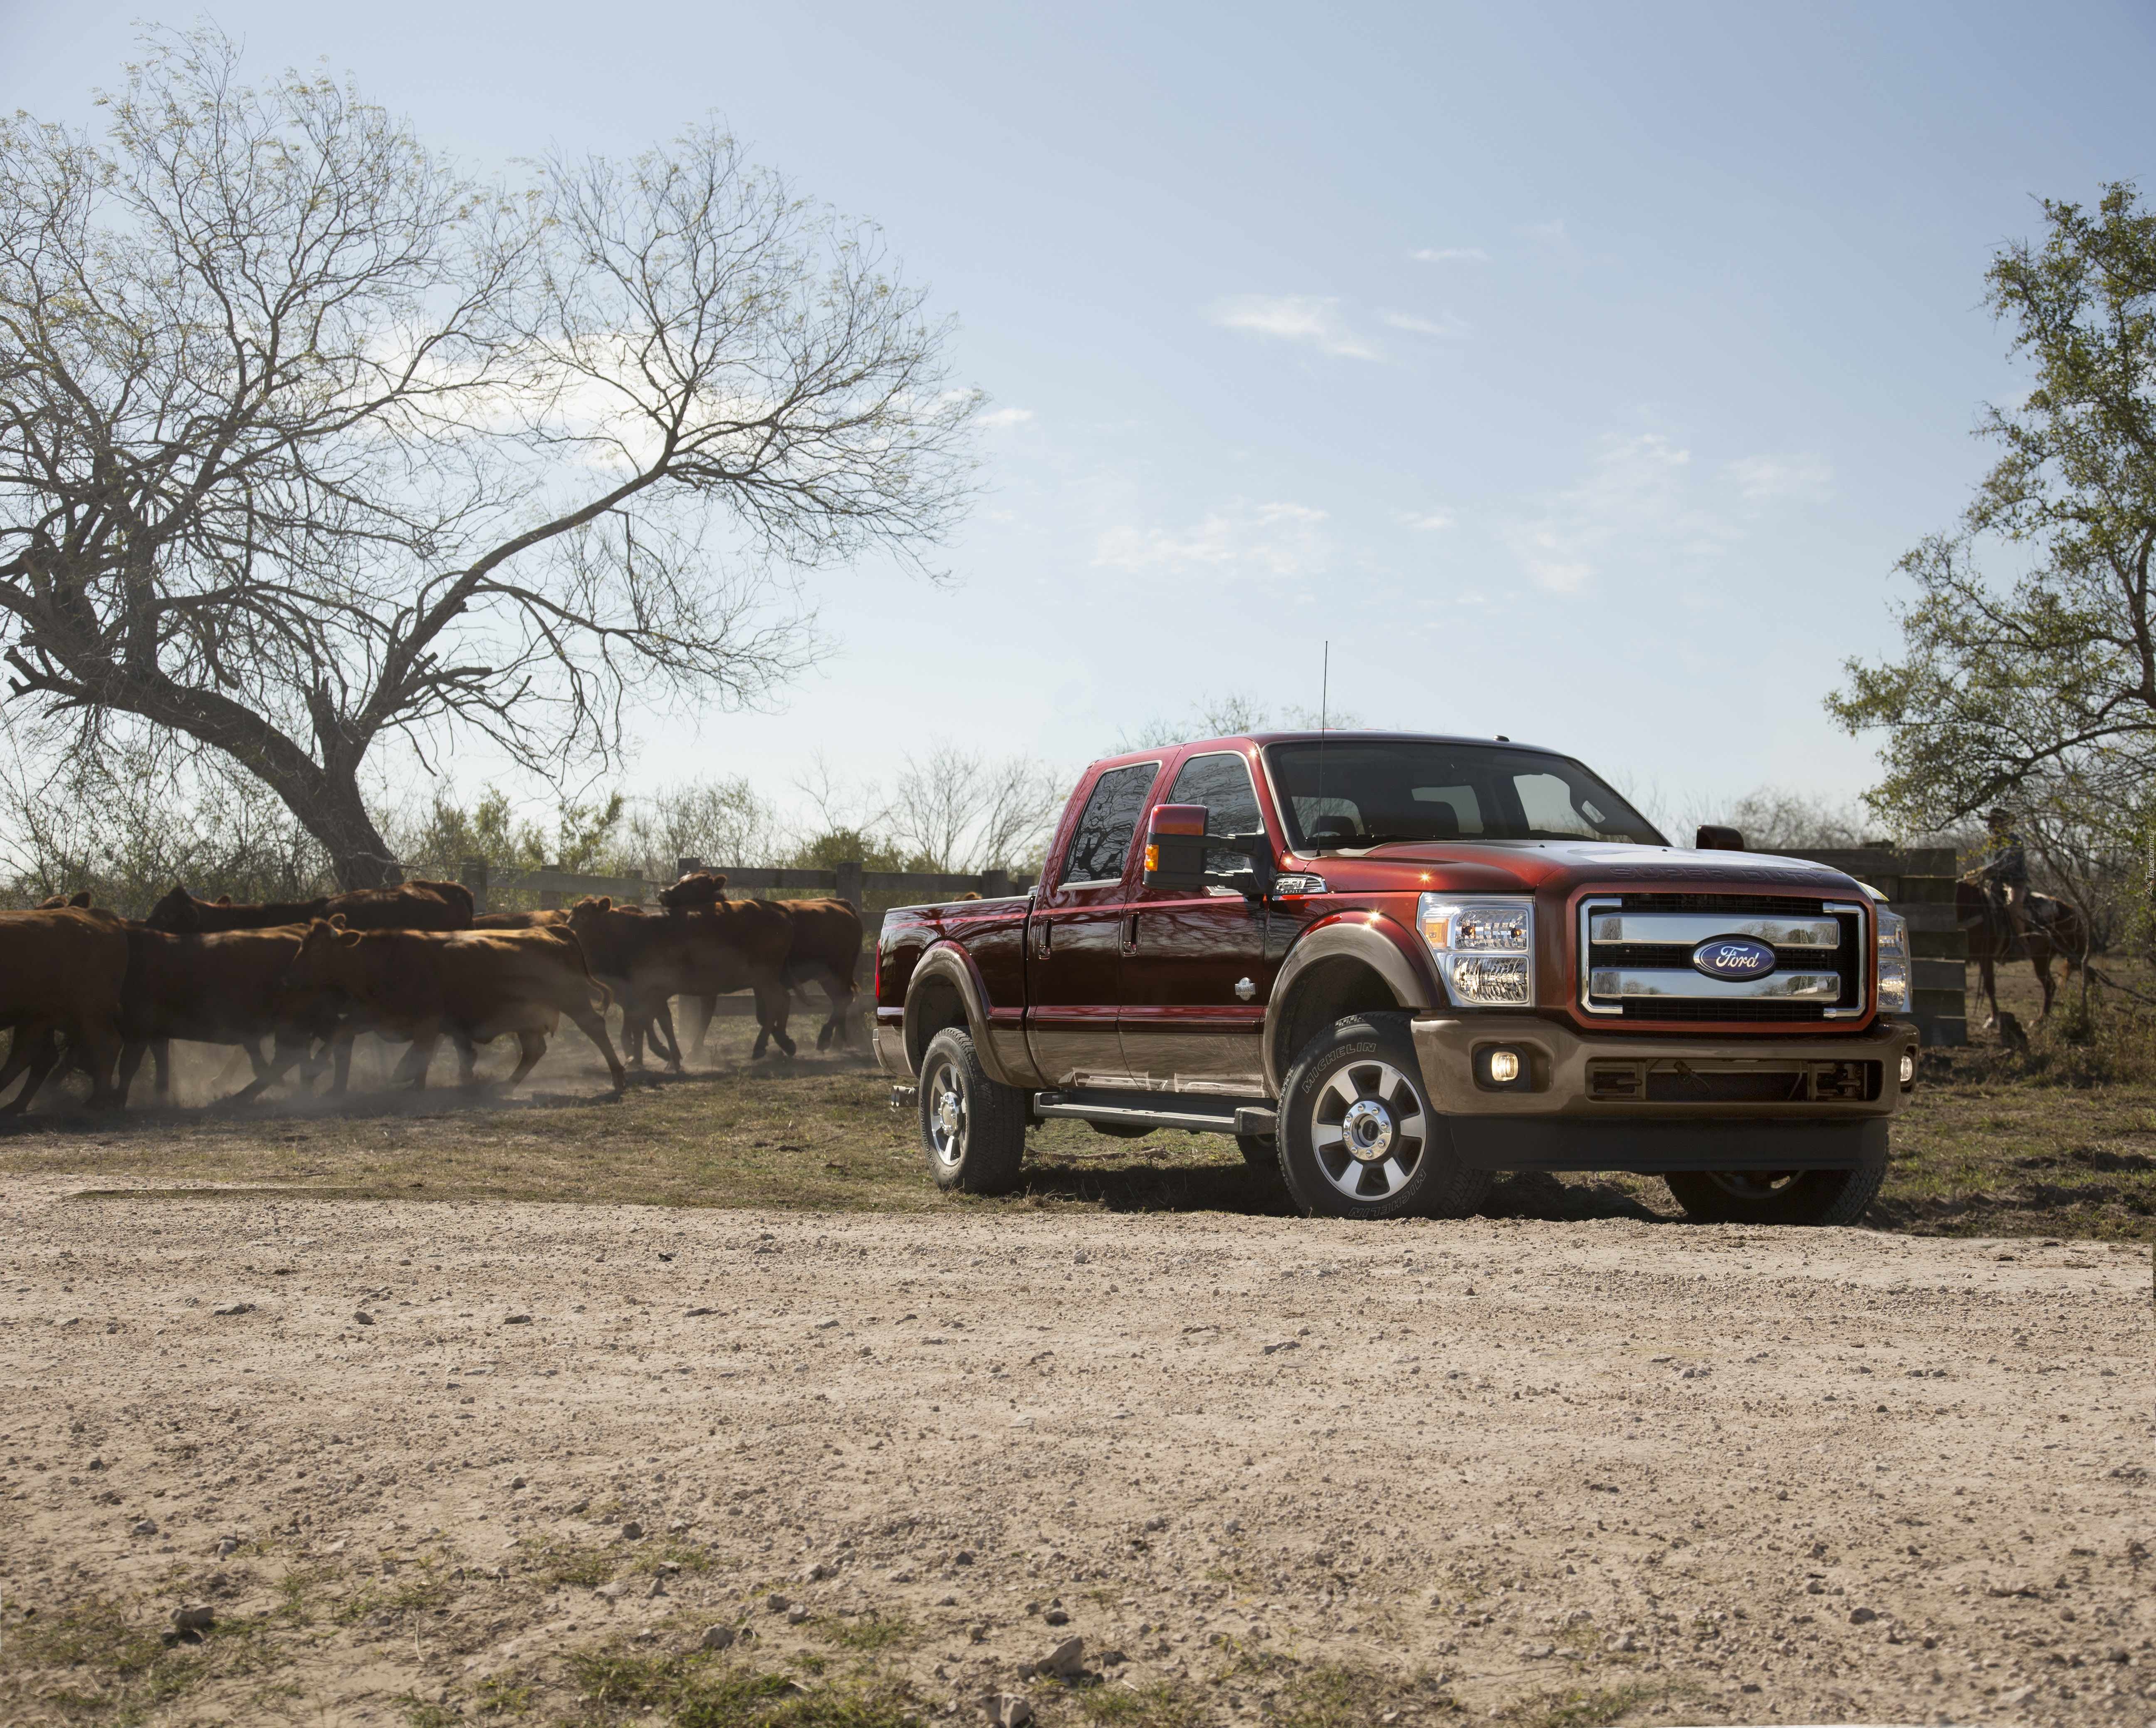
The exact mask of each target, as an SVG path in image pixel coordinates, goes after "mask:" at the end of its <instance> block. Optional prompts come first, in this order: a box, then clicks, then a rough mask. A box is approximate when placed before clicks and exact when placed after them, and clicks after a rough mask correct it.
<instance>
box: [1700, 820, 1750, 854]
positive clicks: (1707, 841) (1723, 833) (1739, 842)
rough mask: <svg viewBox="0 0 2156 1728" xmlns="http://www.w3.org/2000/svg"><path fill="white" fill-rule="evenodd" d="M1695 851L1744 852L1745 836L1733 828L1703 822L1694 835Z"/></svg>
mask: <svg viewBox="0 0 2156 1728" xmlns="http://www.w3.org/2000/svg"><path fill="white" fill-rule="evenodd" d="M1691 843H1692V849H1693V850H1694V851H1695V852H1742V851H1743V850H1744V849H1745V846H1744V836H1743V834H1741V833H1738V831H1737V830H1736V829H1735V828H1717V827H1716V826H1715V825H1714V824H1713V823H1711V822H1702V823H1701V824H1700V825H1699V832H1698V833H1696V834H1694V835H1693V836H1692V841H1691Z"/></svg>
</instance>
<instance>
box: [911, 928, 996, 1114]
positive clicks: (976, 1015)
mask: <svg viewBox="0 0 2156 1728" xmlns="http://www.w3.org/2000/svg"><path fill="white" fill-rule="evenodd" d="M987 1002H988V992H987V991H986V990H984V989H983V987H982V986H981V975H980V972H979V971H978V968H977V967H975V966H974V964H973V956H971V955H969V954H968V953H967V952H966V951H965V950H964V949H963V948H961V947H960V946H958V945H957V943H956V942H949V941H945V942H938V943H937V944H935V945H934V946H932V947H931V948H930V949H929V950H928V951H927V952H926V953H924V954H923V955H922V956H921V958H920V960H919V961H917V962H916V964H915V966H914V968H913V976H912V977H911V978H909V979H908V980H907V981H906V1066H907V1067H908V1068H910V1069H912V1071H913V1072H914V1073H915V1074H919V1073H920V1072H921V1057H922V1056H923V1055H924V1054H926V1053H927V1049H928V1041H929V1040H930V1039H931V1038H934V1037H935V1036H936V1034H937V1033H939V1032H941V1031H942V1030H943V1029H944V1028H946V1027H948V1026H957V1027H961V1028H964V1030H965V1031H966V1032H967V1033H969V1034H971V1036H972V1038H973V1049H974V1051H975V1053H976V1054H977V1055H978V1058H979V1059H980V1064H981V1067H982V1069H983V1071H985V1072H986V1073H987V1074H988V1078H989V1079H992V1080H995V1081H998V1082H999V1083H1000V1084H1004V1085H1006V1086H1016V1085H1019V1084H1020V1082H1019V1080H1017V1079H1014V1077H1013V1076H1012V1075H1011V1074H1009V1073H1008V1072H1007V1071H1006V1070H1005V1069H1004V1065H1003V1064H1002V1063H1001V1062H1000V1061H998V1059H997V1055H996V1049H995V1043H994V1041H993V1039H991V1038H989V1036H988V1013H987Z"/></svg>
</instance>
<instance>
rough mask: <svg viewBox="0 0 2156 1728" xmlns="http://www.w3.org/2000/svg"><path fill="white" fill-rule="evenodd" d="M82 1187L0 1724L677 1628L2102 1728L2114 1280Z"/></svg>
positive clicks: (1488, 1247)
mask: <svg viewBox="0 0 2156 1728" xmlns="http://www.w3.org/2000/svg"><path fill="white" fill-rule="evenodd" d="M85 1185H86V1184H85V1183H84V1182H79V1181H74V1180H69V1179H65V1178H62V1179H58V1180H55V1179H53V1178H50V1177H27V1178H26V1177H11V1178H9V1179H8V1181H7V1182H6V1183H5V1185H4V1195H0V1257H4V1261H5V1264H6V1269H7V1272H8V1277H7V1280H6V1285H5V1289H4V1291H0V1430H4V1434H3V1435H0V1457H4V1459H5V1464H4V1469H0V1572H3V1573H4V1577H0V1584H4V1588H5V1590H6V1595H7V1606H6V1608H5V1612H4V1619H0V1720H8V1721H10V1722H36V1721H39V1720H52V1721H70V1720H97V1719H100V1711H101V1710H103V1705H114V1704H128V1703H131V1704H139V1705H141V1706H142V1707H143V1708H144V1709H145V1710H146V1711H147V1714H148V1717H149V1720H174V1721H181V1720H198V1719H201V1720H280V1719H290V1720H307V1721H325V1722H346V1721H355V1722H357V1721H369V1722H393V1721H401V1720H413V1721H421V1722H429V1721H445V1720H451V1719H453V1718H454V1716H456V1715H459V1714H470V1715H474V1716H477V1715H480V1714H482V1713H483V1712H484V1711H485V1710H488V1709H490V1708H493V1709H500V1710H509V1709H511V1708H512V1707H521V1708H524V1709H526V1710H530V1711H531V1712H532V1713H533V1714H532V1715H530V1716H528V1717H527V1718H526V1720H552V1719H554V1718H556V1717H557V1716H562V1715H571V1714H575V1713H576V1712H577V1710H583V1712H585V1714H584V1715H580V1716H579V1717H578V1720H590V1719H591V1716H592V1715H593V1713H596V1714H597V1715H598V1716H599V1717H601V1718H605V1717H607V1715H608V1711H609V1710H610V1709H611V1708H612V1707H613V1700H619V1699H624V1698H625V1699H626V1700H628V1701H627V1703H625V1704H624V1705H622V1708H623V1710H624V1711H633V1710H638V1709H640V1708H641V1707H642V1706H641V1705H640V1704H639V1703H638V1701H637V1696H636V1695H635V1694H634V1688H631V1689H630V1690H629V1691H628V1692H625V1693H624V1692H621V1691H619V1689H618V1688H617V1690H613V1691H609V1690H608V1687H609V1686H614V1685H615V1684H616V1683H615V1682H613V1681H608V1680H606V1679H604V1674H605V1673H608V1672H616V1671H615V1670H603V1669H601V1668H599V1667H596V1666H594V1660H593V1656H592V1653H593V1652H594V1651H600V1650H609V1649H618V1650H619V1651H620V1652H623V1653H625V1654H628V1655H630V1656H637V1655H639V1653H642V1656H643V1657H648V1658H649V1660H647V1661H645V1664H644V1667H643V1668H641V1669H636V1670H635V1672H636V1673H639V1674H644V1675H645V1676H646V1677H647V1680H648V1679H649V1675H651V1674H656V1673H659V1672H660V1669H662V1668H663V1666H664V1664H663V1662H662V1661H661V1659H670V1658H671V1657H672V1656H674V1655H675V1654H678V1653H679V1652H680V1651H682V1650H685V1649H690V1648H691V1647H692V1646H694V1645H695V1644H696V1643H697V1641H698V1639H699V1638H700V1637H701V1634H702V1633H704V1631H705V1629H706V1628H708V1627H711V1626H715V1625H722V1626H725V1627H728V1628H751V1629H752V1632H753V1633H754V1637H753V1638H752V1640H751V1641H749V1642H747V1643H740V1642H737V1643H735V1644H734V1646H733V1648H732V1649H731V1651H729V1652H728V1653H727V1654H726V1657H725V1658H723V1659H720V1658H711V1659H710V1660H711V1662H713V1663H716V1662H720V1661H721V1660H723V1661H724V1662H726V1663H729V1664H731V1663H736V1662H737V1659H744V1658H746V1659H747V1660H748V1661H749V1662H750V1663H751V1664H761V1665H762V1668H763V1669H770V1668H773V1667H777V1666H783V1665H784V1664H787V1663H788V1661H789V1660H790V1661H791V1663H792V1669H791V1671H792V1672H793V1673H794V1674H798V1675H803V1676H807V1677H816V1676H819V1675H821V1676H822V1677H823V1678H820V1679H816V1680H815V1684H827V1683H828V1682H829V1679H830V1677H831V1676H834V1675H843V1674H846V1673H858V1674H862V1675H865V1676H866V1677H867V1678H866V1679H865V1681H864V1682H863V1684H872V1685H874V1686H877V1687H880V1688H882V1689H883V1691H882V1692H881V1693H880V1695H882V1696H884V1697H885V1698H886V1699H888V1698H891V1697H906V1696H909V1695H910V1697H911V1700H912V1704H913V1706H914V1707H916V1708H918V1709H921V1710H923V1711H924V1712H926V1713H933V1712H939V1711H942V1710H946V1709H947V1708H954V1707H955V1708H956V1709H957V1710H959V1711H961V1712H962V1715H961V1716H960V1717H959V1718H958V1719H959V1720H973V1721H978V1720H981V1718H980V1716H979V1715H978V1709H979V1700H980V1699H981V1698H982V1697H983V1696H984V1695H994V1694H998V1693H1004V1694H1025V1695H1028V1696H1029V1698H1030V1700H1031V1702H1032V1704H1033V1705H1034V1708H1035V1710H1038V1711H1039V1720H1042V1721H1043V1722H1047V1723H1053V1722H1055V1721H1059V1720H1068V1721H1079V1720H1113V1721H1150V1720H1159V1721H1163V1722H1196V1721H1208V1720H1238V1719H1243V1718H1248V1719H1250V1720H1255V1719H1256V1717H1257V1715H1258V1714H1259V1713H1260V1711H1263V1712H1264V1713H1265V1714H1266V1715H1269V1716H1270V1717H1271V1718H1272V1719H1274V1720H1307V1721H1312V1722H1315V1721H1319V1720H1330V1721H1340V1722H1346V1721H1350V1720H1375V1719H1377V1718H1378V1716H1380V1715H1383V1716H1384V1720H1395V1718H1394V1717H1392V1716H1390V1715H1385V1712H1388V1711H1395V1710H1397V1711H1399V1712H1400V1713H1401V1714H1400V1715H1399V1717H1398V1718H1397V1720H1401V1721H1407V1722H1416V1721H1425V1720H1426V1721H1431V1722H1443V1721H1446V1720H1461V1719H1462V1718H1463V1717H1465V1718H1466V1719H1474V1718H1482V1719H1487V1718H1488V1717H1489V1716H1490V1715H1492V1714H1496V1715H1501V1716H1506V1717H1509V1718H1511V1719H1513V1720H1522V1721H1534V1720H1545V1721H1604V1720H1639V1721H1641V1722H1648V1721H1668V1722H1679V1721H1722V1720H1728V1721H1758V1722H1790V1721H1830V1720H1866V1721H1887V1720H1892V1721H1903V1720H1906V1721H1912V1722H1915V1721H1926V1722H1928V1721H1934V1720H1945V1719H1953V1720H1999V1721H2015V1722H2076V1723H2087V1722H2092V1721H2097V1722H2107V1721H2113V1720H2116V1721H2120V1722H2126V1723H2131V1724H2133V1725H2135V1728H2139V1725H2142V1724H2143V1723H2146V1722H2149V1721H2151V1720H2156V1559H2152V1556H2151V1549H2152V1548H2156V1474H2152V1471H2156V1421H2152V1417H2153V1416H2156V1412H2152V1408H2151V1392H2152V1385H2156V1380H2152V1373H2151V1368H2152V1361H2151V1357H2152V1352H2151V1338H2152V1333H2151V1310H2150V1271H2149V1265H2148V1258H2147V1256H2146V1254H2145V1253H2143V1252H2142V1251H2140V1250H2138V1249H2125V1248H2109V1247H2095V1246H2082V1245H2076V1244H2074V1243H2045V1244H2043V1245H2040V1246H2039V1245H2035V1244H2033V1243H2028V1242H2020V1243H2013V1244H2000V1243H1979V1242H1968V1241H1946V1240H1938V1239H1922V1240H1918V1239H1903V1238H1893V1237H1889V1236H1882V1235H1877V1234H1871V1233H1859V1232H1848V1231H1845V1232H1832V1233H1759V1232H1756V1231H1744V1230H1738V1229H1688V1230H1674V1229H1671V1228H1653V1227H1649V1226H1645V1225H1642V1224H1638V1223H1630V1222H1597V1223H1584V1224H1578V1223H1574V1224H1543V1223H1491V1222H1476V1223H1464V1224H1439V1223H1409V1224H1402V1225H1398V1226H1392V1227H1386V1228H1353V1227H1347V1226H1332V1225H1326V1224H1311V1223H1300V1222H1293V1221H1286V1220H1279V1219H1270V1218H1259V1219H1253V1218H1222V1217H1219V1216H1218V1215H1195V1216H1188V1217H1182V1218H1176V1217H1162V1216H1150V1217H1145V1218H1111V1217H1089V1218H1077V1219H1074V1218H1029V1217H1011V1216H1004V1217H998V1218H983V1217H979V1216H973V1217H964V1216H958V1215H956V1214H950V1213H942V1214H937V1213H931V1214H928V1215H923V1216H911V1217H876V1216H862V1215H854V1216H846V1217H837V1216H817V1215H805V1216H804V1215H802V1214H798V1213H793V1214H784V1215H781V1214H763V1213H744V1212H682V1211H668V1210H660V1209H656V1208H572V1207H567V1206H558V1207H547V1206H528V1205H489V1206H462V1205H446V1204H424V1203H403V1202H372V1201H354V1202H325V1201H294V1200H291V1199H290V1198H288V1197H277V1198H275V1199H274V1200H273V1199H266V1198H265V1199H262V1200H255V1199H251V1198H250V1199H218V1200H205V1201H200V1202H187V1201H182V1202H173V1201H169V1200H161V1201H141V1200H126V1199H104V1200H80V1199H72V1200H71V1199H69V1198H67V1197H66V1196H67V1195H68V1194H69V1192H72V1191H74V1190H75V1189H77V1188H80V1187H84V1186H85ZM220 1310H233V1311H220ZM362 1314H363V1315H367V1320H365V1321H362V1320H360V1319H359V1318H358V1316H360V1315H362ZM151 1525H154V1531H152V1530H151ZM633 1525H634V1526H637V1527H639V1528H640V1531H641V1534H639V1535H634V1536H633V1535H631V1534H630V1533H629V1532H630V1530H631V1527H632V1526H633ZM220 1550H224V1551H223V1552H220ZM654 1584H655V1587H657V1588H659V1589H660V1590H661V1591H663V1592H664V1593H663V1594H660V1595H657V1596H654V1595H653V1594H652V1593H651V1592H652V1591H653V1589H654ZM598 1586H604V1587H605V1588H604V1589H599V1588H597V1587H598ZM774 1592H777V1593H778V1594H781V1595H783V1596H784V1597H787V1598H788V1602H789V1607H790V1609H791V1612H789V1611H788V1610H787V1609H782V1610H778V1611H773V1609H771V1608H769V1606H768V1598H769V1597H771V1596H772V1595H773V1593H774ZM182 1600H187V1601H200V1602H205V1603H207V1604H208V1605H209V1606H211V1607H212V1608H213V1610H214V1612H215V1613H216V1614H217V1616H218V1627H217V1628H215V1630H214V1631H213V1633H211V1635H210V1638H209V1640H208V1643H206V1644H205V1645H204V1646H203V1647H202V1649H200V1650H196V1649H194V1648H193V1645H192V1643H182V1644H181V1645H178V1646H174V1647H171V1648H167V1647H166V1646H163V1645H160V1644H158V1643H157V1642H156V1640H154V1639H146V1638H144V1637H143V1636H142V1633H143V1632H144V1631H145V1629H147V1630H149V1631H151V1632H154V1631H155V1630H156V1629H157V1628H158V1627H160V1626H162V1625H164V1624H166V1623H167V1618H166V1617H167V1615H168V1614H169V1613H170V1611H171V1610H172V1608H173V1607H174V1606H175V1605H177V1604H178V1603H180V1602H182ZM803 1608H805V1609H806V1610H807V1618H805V1619H803V1618H799V1611H800V1610H801V1609H803ZM26 1609H28V1610H30V1611H33V1612H31V1613H29V1614H28V1618H25V1613H24V1611H25V1610H26ZM1073 1634H1076V1635H1081V1636H1082V1637H1083V1638H1084V1639H1085V1640H1086V1643H1085V1647H1084V1657H1083V1666H1084V1668H1085V1669H1086V1670H1088V1671H1090V1672H1091V1673H1092V1674H1097V1675H1099V1676H1100V1677H1101V1678H1100V1679H1099V1680H1098V1681H1097V1682H1088V1683H1086V1684H1081V1685H1079V1686H1075V1687H1074V1686H1070V1685H1066V1684H1064V1683H1062V1682H1060V1681H1057V1680H1053V1679H1040V1678H1034V1679H1026V1678H1024V1677H1022V1675H1021V1671H1020V1670H1021V1664H1031V1663H1034V1662H1036V1661H1038V1660H1039V1659H1042V1658H1043V1657H1045V1655H1047V1654H1049V1652H1050V1650H1051V1649H1053V1648H1054V1647H1055V1645H1056V1644H1057V1643H1058V1642H1059V1641H1060V1640H1061V1639H1064V1638H1067V1637H1069V1636H1070V1635H1073ZM100 1641H101V1642H100ZM130 1651H131V1652H132V1655H131V1656H130V1655H127V1654H115V1653H124V1652H130ZM1118 1657H1119V1658H1120V1659H1117V1658H1118ZM70 1659H73V1662H74V1665H72V1666H71V1665H69V1662H70ZM639 1659H641V1658H639ZM696 1660H698V1661H702V1660H705V1659H702V1658H699V1659H696ZM131 1664H132V1665H131ZM187 1664H193V1665H192V1666H188V1665H187ZM619 1673H624V1674H625V1673H629V1669H620V1670H619ZM161 1674H162V1675H163V1676H164V1677H165V1678H164V1679H162V1680H161V1679H159V1676H160V1675H161ZM595 1674H598V1675H600V1676H601V1678H600V1679H594V1678H593V1676H594V1675H595ZM619 1684H621V1685H627V1684H629V1683H628V1682H627V1681H622V1682H620V1683H619ZM649 1684H656V1682H655V1681H650V1682H649ZM161 1687H162V1692H161V1691H160V1690H159V1689H160V1688H161ZM100 1694H101V1695H102V1697H103V1705H100V1703H99V1702H98V1699H99V1697H100ZM653 1696H658V1695H657V1694H652V1693H649V1692H648V1690H647V1696H646V1700H645V1701H649V1698H650V1697H653ZM579 1699H583V1700H596V1701H593V1702H587V1703H585V1704H583V1705H578V1704H577V1700H579ZM505 1700H506V1702H505ZM1327 1700H1331V1702H1330V1703H1328V1702H1327ZM662 1702H663V1700H662ZM1325 1710H1332V1711H1333V1713H1332V1715H1326V1714H1324V1711H1325ZM1365 1711H1368V1715H1367V1716H1366V1715H1364V1714H1363V1712H1365ZM1566 1711H1571V1712H1573V1714H1570V1715H1566V1714H1564V1712H1566ZM662 1714H663V1713H662ZM105 1719H109V1716H108V1717H106V1718H105ZM817 1720H824V1718H822V1717H820V1716H819V1717H818V1718H817Z"/></svg>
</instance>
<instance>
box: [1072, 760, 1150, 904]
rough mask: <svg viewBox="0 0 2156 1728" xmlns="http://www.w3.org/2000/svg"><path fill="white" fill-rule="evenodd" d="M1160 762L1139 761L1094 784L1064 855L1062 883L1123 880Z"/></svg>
mask: <svg viewBox="0 0 2156 1728" xmlns="http://www.w3.org/2000/svg"><path fill="white" fill-rule="evenodd" d="M1158 772H1160V764H1159V763H1158V762H1137V763H1133V764H1132V766H1131V767H1127V768H1111V769H1109V770H1108V772H1106V773H1105V774H1103V775H1102V776H1101V777H1100V779H1099V780H1098V781H1097V782H1095V783H1094V787H1093V792H1092V796H1091V797H1089V798H1087V799H1086V808H1085V811H1084V813H1082V814H1081V816H1080V817H1079V818H1078V826H1077V828H1075V829H1074V830H1073V831H1072V833H1071V835H1070V849H1069V850H1068V851H1066V852H1065V854H1064V855H1063V874H1061V875H1060V876H1059V877H1058V878H1057V879H1056V880H1057V881H1058V882H1059V883H1063V882H1115V881H1120V880H1121V879H1122V874H1123V864H1124V862H1125V860H1127V859H1128V858H1129V857H1130V855H1131V840H1132V837H1133V836H1134V835H1136V833H1137V828H1138V812H1139V810H1140V809H1142V808H1143V807H1144V805H1145V795H1146V793H1147V792H1148V791H1150V790H1151V789H1152V778H1153V776H1154V775H1156V774H1158Z"/></svg>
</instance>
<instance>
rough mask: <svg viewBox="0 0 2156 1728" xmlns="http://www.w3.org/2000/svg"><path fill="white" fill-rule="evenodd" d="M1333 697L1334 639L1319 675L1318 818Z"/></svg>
mask: <svg viewBox="0 0 2156 1728" xmlns="http://www.w3.org/2000/svg"><path fill="white" fill-rule="evenodd" d="M1331 700H1332V638H1331V637H1329V636H1328V637H1327V638H1325V657H1324V659H1322V660H1320V661H1319V662H1318V674H1317V803H1318V807H1319V808H1317V811H1316V812H1315V813H1314V815H1316V816H1322V815H1323V814H1324V813H1325V810H1324V804H1325V719H1326V711H1327V708H1328V706H1329V705H1330V704H1331Z"/></svg>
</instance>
